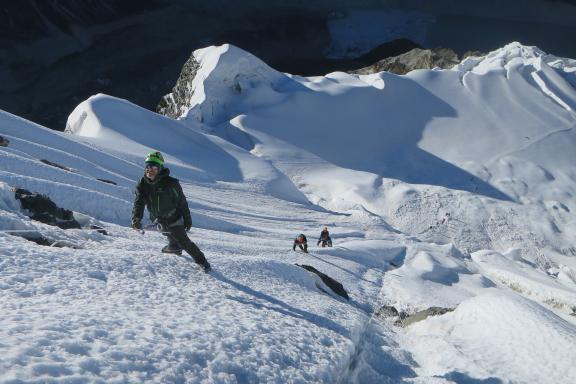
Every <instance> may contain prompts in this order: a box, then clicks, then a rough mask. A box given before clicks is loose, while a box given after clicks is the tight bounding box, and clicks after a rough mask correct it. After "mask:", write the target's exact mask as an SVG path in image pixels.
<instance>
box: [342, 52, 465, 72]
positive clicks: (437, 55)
mask: <svg viewBox="0 0 576 384" xmlns="http://www.w3.org/2000/svg"><path fill="white" fill-rule="evenodd" d="M458 63H460V59H459V58H458V55H457V54H456V52H454V51H453V50H451V49H449V48H434V49H421V48H414V49H412V50H411V51H409V52H406V53H403V54H401V55H398V56H395V57H389V58H386V59H383V60H380V61H378V62H377V63H375V64H372V65H370V66H368V67H364V68H361V69H357V70H354V71H350V73H354V74H358V75H368V74H371V73H378V72H382V71H387V72H392V73H396V74H399V75H405V74H406V73H408V72H410V71H413V70H415V69H433V68H443V69H448V68H452V67H453V66H454V65H456V64H458Z"/></svg>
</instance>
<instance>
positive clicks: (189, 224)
mask: <svg viewBox="0 0 576 384" xmlns="http://www.w3.org/2000/svg"><path fill="white" fill-rule="evenodd" d="M184 228H185V229H186V232H188V231H190V228H192V223H191V222H189V221H184Z"/></svg>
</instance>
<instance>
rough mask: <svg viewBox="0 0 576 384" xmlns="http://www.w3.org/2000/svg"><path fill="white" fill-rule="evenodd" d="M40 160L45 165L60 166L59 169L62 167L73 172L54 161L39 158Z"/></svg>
mask: <svg viewBox="0 0 576 384" xmlns="http://www.w3.org/2000/svg"><path fill="white" fill-rule="evenodd" d="M40 161H41V162H42V163H44V164H46V165H50V166H52V167H56V168H60V169H63V170H65V171H68V172H75V171H74V170H73V169H72V168H68V167H65V166H64V165H60V164H58V163H55V162H53V161H50V160H46V159H40Z"/></svg>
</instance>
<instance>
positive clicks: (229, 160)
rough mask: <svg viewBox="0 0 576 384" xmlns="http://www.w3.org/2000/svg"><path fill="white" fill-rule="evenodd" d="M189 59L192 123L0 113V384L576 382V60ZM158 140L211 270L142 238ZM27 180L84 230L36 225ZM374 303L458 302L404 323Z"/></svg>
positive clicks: (98, 114) (119, 109)
mask: <svg viewBox="0 0 576 384" xmlns="http://www.w3.org/2000/svg"><path fill="white" fill-rule="evenodd" d="M195 56H196V59H197V60H198V61H199V63H200V69H199V72H198V74H197V76H196V79H195V80H194V82H193V84H191V87H192V88H193V90H194V95H193V97H192V98H191V100H190V105H189V106H188V107H186V108H183V111H182V117H181V119H179V120H172V119H169V118H166V117H163V116H159V115H157V114H155V113H153V112H150V111H147V110H145V109H142V108H140V107H138V106H136V105H133V104H131V103H129V102H127V101H124V100H120V99H116V98H114V97H110V96H106V95H96V96H93V97H91V98H90V99H88V100H86V101H84V102H83V103H81V104H80V105H79V106H78V107H77V108H76V109H75V110H74V111H73V112H72V114H71V115H70V117H69V120H68V125H67V131H66V133H59V132H55V131H51V130H49V129H46V128H44V127H41V126H38V125H36V124H34V123H31V122H29V121H26V120H23V119H21V118H18V117H16V116H13V115H11V114H9V113H6V112H1V111H0V136H2V137H4V138H6V139H8V140H9V141H10V144H9V145H8V146H7V147H0V383H92V382H96V383H142V382H150V383H402V382H406V383H479V382H483V383H555V384H556V383H574V382H576V367H575V366H574V362H575V361H576V220H575V219H574V212H576V200H575V196H576V167H575V161H576V155H575V153H576V135H575V133H576V132H575V127H576V112H575V108H576V90H575V87H576V61H574V60H569V59H563V58H557V57H554V56H552V55H548V54H546V53H544V52H542V51H540V50H539V49H537V48H535V47H526V46H522V45H521V44H518V43H512V44H510V45H508V46H506V47H503V48H502V49H500V50H498V51H495V52H492V53H490V54H488V55H487V56H485V57H480V58H469V59H467V60H465V61H464V62H462V63H461V64H460V65H458V66H456V67H455V68H453V69H452V70H447V71H444V70H432V71H428V70H426V71H414V72H412V73H410V74H408V75H406V76H396V75H392V74H389V73H379V74H374V75H368V76H353V75H348V74H345V73H331V74H328V75H326V76H323V77H314V78H302V77H298V76H292V75H288V74H283V73H279V72H277V71H275V70H273V69H271V68H269V67H268V66H267V65H266V64H265V63H263V62H262V61H260V60H259V59H257V58H255V57H254V56H252V55H250V54H249V53H247V52H244V51H242V50H240V49H238V48H236V47H233V46H229V45H223V46H220V47H209V48H205V49H203V50H199V51H196V52H195ZM152 150H159V151H161V152H162V153H163V154H164V156H165V159H166V166H167V167H168V168H170V170H171V174H172V175H173V176H175V177H177V178H178V179H179V180H180V181H181V183H182V186H183V189H184V192H185V194H186V196H187V199H188V203H189V206H190V210H191V213H192V220H193V229H192V230H191V232H190V234H189V235H190V237H191V239H192V240H193V241H194V242H196V244H197V245H198V246H199V247H200V249H202V250H203V251H204V253H205V254H206V256H207V258H208V260H209V261H210V263H211V264H212V266H213V268H214V271H213V272H212V273H210V274H209V275H207V274H204V273H202V272H200V271H199V269H197V268H196V266H195V265H194V264H193V263H192V262H190V261H188V260H186V259H185V258H183V257H178V256H170V255H165V254H162V253H160V249H161V248H162V246H163V245H164V244H165V243H166V241H165V238H164V237H163V236H162V235H161V234H160V233H158V232H156V231H146V232H145V233H144V234H141V233H139V232H136V231H133V230H132V229H130V227H129V223H130V219H131V209H132V193H133V189H134V186H135V183H136V181H137V180H138V179H139V178H140V177H141V176H142V174H143V159H144V157H145V155H146V154H147V153H148V152H150V151H152ZM40 160H48V161H49V162H52V163H56V164H59V165H61V166H63V167H67V168H68V169H69V170H65V169H62V168H58V167H55V166H51V165H49V164H46V163H43V162H41V161H40ZM110 181H112V182H114V183H115V184H112V183H110ZM14 188H25V189H28V190H30V191H34V192H39V193H42V194H45V195H47V196H49V197H50V198H51V199H52V200H53V201H54V202H56V203H57V204H58V206H60V207H63V208H66V209H69V210H73V211H74V212H75V217H76V219H77V220H78V221H79V222H80V223H81V224H82V225H83V227H84V228H83V229H70V230H62V229H59V228H56V227H52V226H48V225H45V224H42V223H40V222H37V221H33V220H31V219H29V218H28V217H27V216H26V215H25V213H26V212H24V211H23V209H22V208H21V207H20V204H19V202H18V201H17V200H16V199H15V197H14V190H13V189H14ZM89 225H100V226H102V227H104V228H105V229H106V231H107V232H108V234H107V235H105V234H101V233H99V232H97V231H94V230H90V229H88V228H89ZM324 226H327V227H328V229H329V230H330V234H331V236H332V240H333V242H334V247H333V248H320V247H318V246H317V245H316V241H317V238H318V237H317V236H318V235H319V234H320V231H321V230H322V228H323V227H324ZM14 231H21V232H20V233H28V234H30V233H38V234H42V235H43V236H44V237H46V238H48V239H50V240H51V241H53V242H56V244H55V245H54V246H42V245H38V244H36V243H34V242H31V241H28V240H25V239H24V238H22V237H20V236H16V234H17V233H15V232H14ZM299 233H304V234H306V235H307V237H308V243H309V250H310V253H309V254H304V253H301V252H293V251H292V242H293V239H294V238H295V237H296V235H297V234H299ZM56 245H59V246H56ZM62 245H64V246H63V247H62ZM295 264H304V265H310V266H313V267H314V268H316V269H317V270H319V271H321V272H322V273H324V274H326V275H328V276H330V277H332V278H334V279H336V280H337V281H339V282H340V283H342V285H343V286H344V288H345V289H346V291H347V292H348V295H349V297H350V300H345V299H344V298H342V297H340V296H338V295H337V294H336V293H334V292H333V291H332V290H331V289H330V288H329V287H328V286H327V285H326V284H325V283H323V282H322V281H321V280H320V278H319V277H318V276H316V275H315V274H312V273H310V272H308V271H306V270H305V269H303V268H300V267H299V266H296V265H295ZM383 306H393V307H394V308H396V309H397V311H399V312H404V313H406V314H408V315H411V314H414V313H416V312H419V311H422V310H426V309H428V308H430V307H442V308H446V309H449V310H450V311H448V312H447V313H445V314H443V315H438V316H431V317H428V318H426V319H424V320H421V321H418V322H414V323H412V324H410V325H408V326H406V327H400V326H399V325H396V323H395V320H396V318H394V317H390V318H385V317H384V316H382V315H379V313H380V311H379V309H381V307H383Z"/></svg>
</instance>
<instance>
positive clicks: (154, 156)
mask: <svg viewBox="0 0 576 384" xmlns="http://www.w3.org/2000/svg"><path fill="white" fill-rule="evenodd" d="M144 162H145V163H146V164H148V163H152V164H156V165H158V166H159V167H163V166H164V158H163V157H162V154H161V153H160V152H150V153H149V154H148V156H146V160H144Z"/></svg>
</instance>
